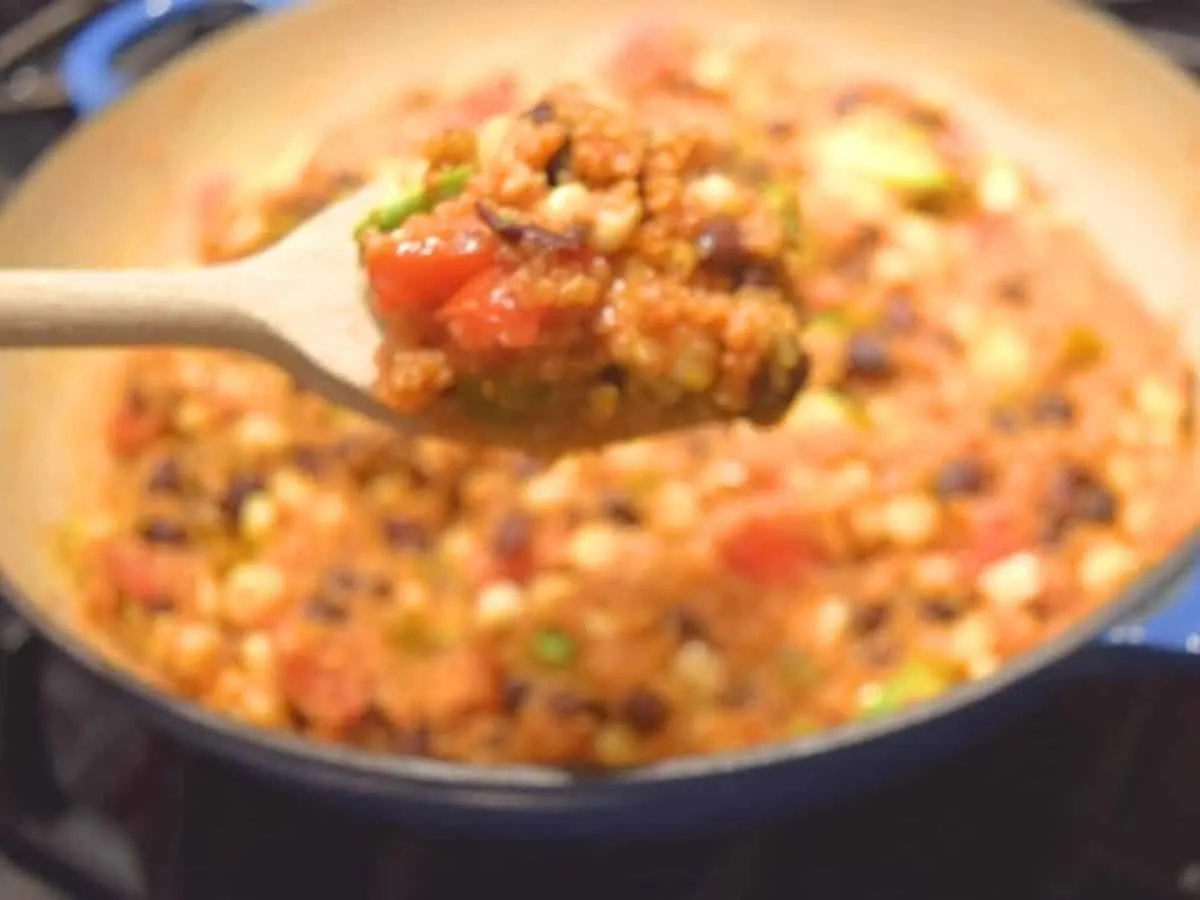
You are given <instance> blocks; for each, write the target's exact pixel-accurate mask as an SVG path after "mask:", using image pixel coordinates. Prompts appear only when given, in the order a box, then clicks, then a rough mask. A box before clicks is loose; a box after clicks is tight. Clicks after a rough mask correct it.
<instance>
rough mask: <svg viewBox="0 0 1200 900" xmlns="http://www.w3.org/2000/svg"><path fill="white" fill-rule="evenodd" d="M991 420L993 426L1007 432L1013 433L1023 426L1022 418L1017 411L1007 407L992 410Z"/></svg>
mask: <svg viewBox="0 0 1200 900" xmlns="http://www.w3.org/2000/svg"><path fill="white" fill-rule="evenodd" d="M990 421H991V423H992V427H993V428H995V429H996V430H997V431H1001V432H1004V433H1005V434H1012V433H1013V432H1014V431H1016V430H1017V429H1018V428H1020V427H1021V419H1020V417H1019V416H1018V415H1017V413H1016V411H1015V410H1011V409H1008V408H1007V407H1005V408H1001V409H995V410H992V414H991V417H990Z"/></svg>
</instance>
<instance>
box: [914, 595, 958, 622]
mask: <svg viewBox="0 0 1200 900" xmlns="http://www.w3.org/2000/svg"><path fill="white" fill-rule="evenodd" d="M962 611H963V610H962V604H961V603H960V602H959V601H957V600H953V599H951V598H948V597H934V598H931V599H929V600H926V601H924V602H923V603H922V604H921V615H922V617H924V618H926V619H928V620H929V621H931V622H953V621H954V620H955V619H957V618H958V617H959V616H961V615H962Z"/></svg>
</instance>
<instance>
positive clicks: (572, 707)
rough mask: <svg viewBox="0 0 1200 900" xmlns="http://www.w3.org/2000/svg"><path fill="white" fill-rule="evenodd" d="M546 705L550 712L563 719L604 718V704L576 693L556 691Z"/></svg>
mask: <svg viewBox="0 0 1200 900" xmlns="http://www.w3.org/2000/svg"><path fill="white" fill-rule="evenodd" d="M546 705H547V706H548V707H549V709H550V712H552V713H554V715H556V716H558V717H560V718H563V719H566V718H570V717H571V716H594V717H595V718H603V716H604V706H603V704H601V703H599V702H597V701H596V700H593V699H592V698H590V697H585V696H584V695H583V694H577V693H575V692H574V691H555V692H554V693H553V694H551V695H550V696H549V697H548V698H547V699H546Z"/></svg>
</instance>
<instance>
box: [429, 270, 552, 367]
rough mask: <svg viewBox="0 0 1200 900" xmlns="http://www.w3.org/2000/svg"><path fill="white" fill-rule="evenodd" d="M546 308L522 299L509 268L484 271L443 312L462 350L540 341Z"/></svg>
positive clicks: (514, 346)
mask: <svg viewBox="0 0 1200 900" xmlns="http://www.w3.org/2000/svg"><path fill="white" fill-rule="evenodd" d="M545 315H546V310H545V308H544V307H541V306H533V305H530V304H529V303H527V302H522V298H521V297H519V296H518V295H517V294H516V292H515V291H514V290H513V285H512V281H511V279H510V277H509V275H508V273H507V272H505V271H504V270H503V269H500V268H493V269H489V270H487V271H486V272H481V273H480V274H478V275H476V276H475V277H474V278H472V279H471V280H470V281H469V282H467V284H466V285H464V286H463V288H462V290H460V291H459V292H458V293H457V294H455V295H454V298H453V299H452V300H451V301H450V302H449V303H447V304H446V305H445V306H444V307H443V308H442V310H441V312H440V318H441V319H442V321H443V322H445V323H446V328H447V330H448V331H449V332H450V337H451V338H453V340H454V342H455V343H456V344H458V346H459V347H461V348H462V349H463V350H468V351H470V350H499V349H504V350H520V349H524V348H528V347H532V346H534V345H535V344H536V343H537V340H538V337H539V335H540V334H541V331H542V325H543V322H544V320H545Z"/></svg>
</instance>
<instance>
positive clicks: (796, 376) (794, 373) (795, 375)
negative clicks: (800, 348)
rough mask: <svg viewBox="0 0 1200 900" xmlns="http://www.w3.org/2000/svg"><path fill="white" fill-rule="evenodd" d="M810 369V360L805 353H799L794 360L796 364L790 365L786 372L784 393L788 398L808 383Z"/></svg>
mask: <svg viewBox="0 0 1200 900" xmlns="http://www.w3.org/2000/svg"><path fill="white" fill-rule="evenodd" d="M811 369H812V360H811V359H810V358H809V356H808V354H807V353H801V354H800V357H799V358H798V359H797V360H796V364H795V365H794V366H792V367H791V368H790V369H789V370H788V373H787V383H786V385H785V389H784V393H785V394H786V395H787V396H788V397H789V398H790V397H793V396H795V394H796V393H797V392H799V391H800V390H802V389H803V388H804V386H805V385H806V384H808V376H809V373H810V371H811Z"/></svg>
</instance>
